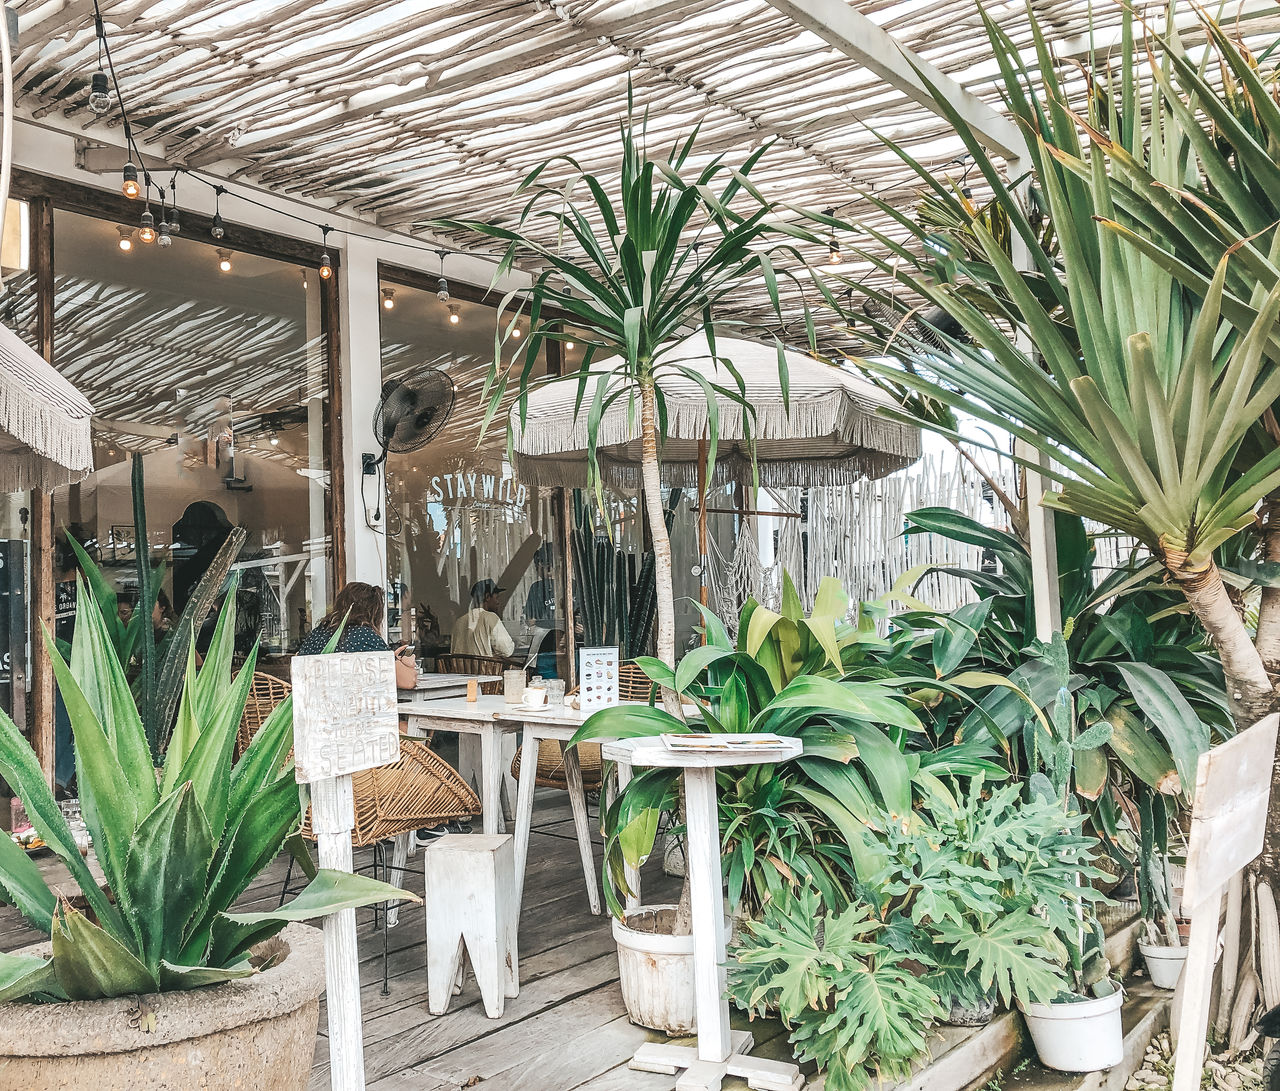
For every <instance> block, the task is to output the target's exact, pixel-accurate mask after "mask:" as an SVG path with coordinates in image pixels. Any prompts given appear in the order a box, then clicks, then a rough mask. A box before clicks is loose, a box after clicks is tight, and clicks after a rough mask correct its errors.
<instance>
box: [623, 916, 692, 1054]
mask: <svg viewBox="0 0 1280 1091" xmlns="http://www.w3.org/2000/svg"><path fill="white" fill-rule="evenodd" d="M676 909H677V907H676V906H674V905H650V906H643V907H641V908H639V909H635V910H633V911H632V912H630V913H628V914H627V920H626V923H624V922H622V921H620V920H617V919H616V918H615V919H614V921H613V938H614V939H615V940H616V941H617V943H618V982H619V985H620V986H621V988H622V1002H623V1003H624V1004H625V1005H626V1008H627V1017H628V1018H629V1019H630V1020H631V1021H632V1022H633V1023H635V1024H637V1025H639V1026H642V1027H649V1028H650V1029H651V1030H660V1031H662V1032H663V1033H665V1034H671V1035H677V1036H684V1035H688V1034H692V1033H693V1032H694V1030H695V1029H697V1028H696V1023H695V1017H694V1010H695V1001H694V986H693V937H692V936H673V935H671V925H672V921H673V920H674V918H675V915H676Z"/></svg>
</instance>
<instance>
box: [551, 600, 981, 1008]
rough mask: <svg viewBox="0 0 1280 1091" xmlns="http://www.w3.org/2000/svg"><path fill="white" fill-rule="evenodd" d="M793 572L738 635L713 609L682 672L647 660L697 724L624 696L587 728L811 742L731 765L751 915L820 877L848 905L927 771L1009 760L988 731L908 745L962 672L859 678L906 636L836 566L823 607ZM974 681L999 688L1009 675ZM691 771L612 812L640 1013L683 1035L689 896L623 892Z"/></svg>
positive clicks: (622, 948)
mask: <svg viewBox="0 0 1280 1091" xmlns="http://www.w3.org/2000/svg"><path fill="white" fill-rule="evenodd" d="M783 586H784V593H783V602H782V610H781V612H775V611H772V610H768V609H766V608H765V607H763V606H761V605H760V604H759V603H757V602H755V601H754V600H750V601H748V602H747V603H746V605H745V606H744V607H743V609H742V612H741V615H740V618H739V626H738V638H737V641H736V643H735V642H734V641H731V640H730V639H729V636H728V633H727V632H726V630H725V627H724V626H723V624H721V622H720V621H719V619H718V618H716V617H715V615H713V614H711V613H710V612H709V611H707V610H705V609H704V610H703V611H702V616H703V621H704V629H705V635H706V639H707V644H706V645H705V646H704V647H701V648H697V649H695V650H694V651H692V652H690V653H689V654H688V655H687V656H685V658H684V659H683V660H682V661H681V662H680V664H679V666H678V667H677V668H676V669H675V670H674V671H673V670H671V669H669V668H668V667H667V666H666V665H665V664H663V663H661V662H660V661H658V660H656V659H652V658H644V657H642V658H641V659H639V660H637V662H638V663H639V665H640V667H641V669H643V670H644V671H645V672H646V674H648V676H649V677H650V678H651V679H653V681H655V682H656V683H658V684H659V685H663V686H666V687H668V688H669V689H671V690H672V691H673V692H675V693H677V694H678V695H679V696H680V698H681V700H682V701H683V702H684V703H685V704H686V705H687V706H688V707H691V708H694V709H696V710H697V711H696V716H697V717H698V719H697V720H695V722H694V723H693V724H692V725H690V724H687V723H686V722H685V720H684V719H683V718H681V717H676V716H672V715H671V714H670V713H668V712H666V711H665V710H663V709H659V708H651V707H646V706H635V705H620V706H617V707H615V708H609V709H603V710H601V711H600V712H597V713H596V714H595V715H593V716H592V717H591V718H590V719H589V720H588V721H587V722H586V723H585V724H584V725H583V727H582V728H581V730H580V731H579V732H578V733H577V734H576V735H575V736H574V740H573V741H574V743H575V744H576V743H578V742H583V741H587V740H591V739H595V738H636V737H641V736H655V735H661V734H668V733H683V732H687V731H689V730H690V729H691V726H692V728H693V729H695V730H699V731H709V732H734V733H740V732H749V731H767V732H774V733H776V734H779V735H784V736H790V737H795V738H799V739H801V740H802V741H803V743H804V754H803V756H802V757H800V758H798V759H797V760H795V761H792V762H787V763H785V764H783V765H780V766H775V765H761V766H753V767H751V768H749V769H743V770H741V771H732V770H731V771H725V772H722V773H721V775H720V792H719V798H720V826H721V839H722V844H723V854H722V859H723V862H724V872H725V876H726V880H727V886H728V895H729V908H730V912H731V913H733V912H735V911H737V910H738V909H739V908H745V910H746V913H747V915H748V916H750V915H755V914H758V913H759V911H760V910H761V909H762V907H763V906H764V905H765V904H766V903H767V902H769V901H771V900H773V899H775V898H776V897H778V896H780V895H781V894H782V893H784V892H785V891H787V890H789V889H791V888H792V887H795V886H800V885H807V886H812V887H813V888H814V889H816V890H817V891H819V893H820V894H821V895H822V897H823V900H824V904H826V905H828V906H829V907H831V908H832V909H833V910H838V909H842V908H843V907H844V906H845V905H847V904H848V903H849V901H850V900H851V899H852V896H853V891H854V890H855V888H856V887H857V886H858V884H860V883H861V884H866V883H869V882H871V881H872V880H873V879H875V878H876V877H878V876H879V875H880V873H881V871H882V869H883V866H884V861H883V858H882V857H881V856H880V855H879V854H877V853H876V852H875V845H874V834H875V833H876V831H882V830H883V829H885V828H886V827H887V826H888V825H890V824H893V823H902V822H904V821H908V820H909V819H910V816H911V815H912V803H913V795H912V785H913V779H914V777H915V776H917V775H925V776H934V775H939V774H941V773H946V772H955V771H968V772H974V771H985V770H991V771H994V772H999V768H998V766H995V765H994V764H992V763H991V762H990V761H989V759H988V755H989V754H990V753H991V752H992V750H991V748H990V747H989V746H987V745H986V744H982V743H981V742H978V743H973V742H970V743H967V744H965V745H963V746H955V747H948V748H945V749H944V750H943V751H941V752H929V751H927V750H926V749H922V750H921V751H919V752H914V753H910V754H909V753H908V752H907V751H908V749H909V743H908V740H909V739H910V738H914V737H917V736H923V729H922V727H921V723H920V719H919V718H918V716H917V714H916V712H915V711H914V709H913V705H918V699H915V698H913V697H912V694H914V693H916V692H917V691H918V690H919V689H920V688H921V687H922V686H925V685H926V684H927V686H928V692H929V693H931V694H932V693H937V692H943V691H945V692H947V693H960V692H962V690H961V688H960V686H958V685H955V684H953V683H952V682H951V681H948V680H946V679H938V678H936V677H932V676H930V677H927V678H925V677H920V676H915V675H903V674H901V673H896V672H894V671H893V670H891V669H888V668H885V667H882V666H881V667H871V666H863V667H861V668H860V669H861V670H862V672H863V673H864V674H865V675H866V676H865V677H859V678H855V679H845V678H844V675H845V673H846V670H847V669H848V666H849V664H852V663H853V662H854V661H855V660H859V659H861V658H862V657H864V655H865V650H866V648H867V647H869V646H876V647H881V648H884V649H891V648H892V647H893V646H894V644H895V643H900V641H891V640H886V639H884V638H881V637H879V636H877V635H876V633H875V631H874V628H873V627H871V626H870V625H867V626H866V627H863V626H857V627H855V626H854V625H851V624H849V623H848V622H847V621H846V620H844V619H845V617H846V615H847V614H848V612H849V602H848V598H847V596H846V595H845V593H844V591H843V590H842V589H841V587H840V585H839V584H838V583H837V582H836V581H835V580H831V579H828V580H826V581H824V582H823V584H822V586H821V587H820V588H819V591H818V594H817V597H816V599H815V604H814V609H813V611H812V613H811V614H809V615H808V616H806V615H805V614H804V612H803V609H802V607H801V604H800V601H799V597H798V596H797V595H796V593H795V589H794V587H793V586H792V584H791V581H790V579H787V578H784V580H783ZM959 681H960V682H961V683H963V684H974V685H981V686H983V687H986V686H989V685H991V684H994V681H996V680H993V679H989V678H978V677H971V678H969V679H967V680H966V679H961V680H959ZM922 746H923V744H922ZM678 780H679V773H678V770H671V769H652V770H645V771H643V772H641V773H639V774H638V775H637V776H635V777H634V778H633V779H632V780H631V781H630V782H629V783H628V784H627V786H626V788H625V789H624V790H623V791H622V792H620V793H619V794H618V797H617V798H616V799H615V800H614V801H613V803H612V804H611V805H610V806H609V808H608V809H607V810H606V811H605V813H604V816H603V823H602V824H603V828H604V833H605V864H604V870H605V896H606V899H607V901H608V904H609V907H610V909H611V910H612V912H613V913H614V915H615V918H616V920H615V922H614V926H613V928H614V936H615V937H616V938H617V940H618V944H619V960H620V965H621V967H622V973H621V979H622V988H623V997H624V1000H625V1001H626V1003H627V1008H628V1013H629V1014H630V1015H631V1017H632V1020H633V1021H634V1022H637V1023H640V1024H641V1025H643V1026H650V1027H654V1028H655V1029H662V1030H666V1031H668V1033H687V1032H688V1031H689V1029H690V1028H691V1025H692V1016H693V993H692V978H691V976H690V974H691V959H692V945H691V944H690V943H688V942H685V943H684V944H683V945H680V944H679V943H677V942H676V941H677V940H678V939H684V938H685V937H683V936H680V937H673V936H671V935H669V934H667V928H666V926H667V925H668V924H669V923H670V920H671V917H672V916H673V915H674V907H672V906H647V907H641V908H639V909H636V910H632V911H631V912H629V913H628V912H626V911H625V910H624V908H623V906H622V904H621V901H620V900H619V896H618V892H619V891H622V892H628V888H627V881H626V870H627V869H628V868H635V867H638V866H639V865H640V864H641V862H642V861H643V860H645V859H646V858H647V857H648V855H649V853H650V852H651V851H652V848H653V843H654V838H655V835H656V832H657V827H658V819H659V816H660V815H661V814H662V812H663V811H664V810H668V809H670V808H671V807H672V806H674V804H675V795H676V788H677V784H678ZM655 932H656V933H657V934H656V935H655Z"/></svg>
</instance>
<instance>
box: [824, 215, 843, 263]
mask: <svg viewBox="0 0 1280 1091" xmlns="http://www.w3.org/2000/svg"><path fill="white" fill-rule="evenodd" d="M822 214H823V215H824V216H830V217H832V218H834V217H835V214H836V210H835V209H834V208H826V209H823V210H822ZM842 261H844V256H843V255H842V254H841V253H840V240H839V239H837V238H836V232H835V228H832V229H831V237H830V238H829V239H828V240H827V264H828V265H839V264H840V263H841V262H842Z"/></svg>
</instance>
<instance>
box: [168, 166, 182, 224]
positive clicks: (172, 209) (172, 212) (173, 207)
mask: <svg viewBox="0 0 1280 1091" xmlns="http://www.w3.org/2000/svg"><path fill="white" fill-rule="evenodd" d="M169 192H170V194H172V196H173V199H172V200H171V201H170V202H169V234H171V235H181V234H182V224H180V223H178V172H177V171H174V172H173V178H172V180H171V181H170V182H169Z"/></svg>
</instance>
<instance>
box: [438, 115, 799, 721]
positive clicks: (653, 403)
mask: <svg viewBox="0 0 1280 1091" xmlns="http://www.w3.org/2000/svg"><path fill="white" fill-rule="evenodd" d="M697 137H698V132H697V129H695V130H694V131H693V132H692V133H691V134H689V135H688V136H687V137H686V138H684V139H682V140H681V141H679V142H678V143H677V144H676V145H675V146H674V147H673V148H672V149H671V150H670V152H669V153H668V154H666V155H660V156H651V155H650V153H649V151H648V149H647V148H646V146H645V124H644V122H639V123H637V122H636V121H634V120H633V118H632V116H631V115H630V112H629V115H628V118H627V120H626V122H625V123H624V124H623V126H622V158H621V161H620V162H619V164H618V169H617V170H616V171H615V172H611V173H609V174H590V173H587V172H586V171H584V170H583V168H582V167H581V166H580V165H579V164H578V163H577V161H575V160H574V159H572V158H571V157H569V156H557V157H555V158H552V159H549V160H547V161H546V162H544V163H542V164H541V165H539V166H538V167H536V168H535V169H534V170H533V171H532V172H530V174H529V175H528V177H526V178H525V180H524V181H523V182H522V183H521V184H520V186H519V188H518V190H517V193H518V194H520V195H521V196H527V198H528V200H527V202H526V204H525V206H524V208H523V209H522V211H521V213H520V216H519V219H518V221H517V222H516V224H515V225H514V226H505V225H499V224H492V223H483V222H472V221H454V220H445V221H441V223H440V226H441V227H443V228H446V229H449V230H463V231H468V232H474V233H477V234H480V235H484V236H487V237H488V238H492V239H496V240H498V241H499V242H501V243H503V244H504V245H505V246H506V251H505V254H504V257H503V259H502V261H501V262H500V263H499V266H498V268H497V270H496V271H495V274H494V276H495V281H494V282H495V283H497V280H498V279H499V278H501V277H503V276H505V275H506V274H507V273H508V272H509V271H510V270H511V269H512V267H513V266H514V264H515V262H516V260H517V258H521V257H523V258H533V259H534V260H535V261H536V262H537V263H538V264H539V266H540V268H539V271H538V272H537V273H536V274H535V275H534V278H533V283H532V285H531V287H530V288H529V289H527V290H522V291H520V292H519V293H511V294H510V295H508V296H507V297H506V298H504V300H503V301H502V305H501V307H500V309H499V318H498V322H499V325H498V330H497V335H496V337H495V344H494V362H493V365H492V369H491V371H490V374H489V379H488V383H487V387H486V394H487V398H488V405H487V415H486V420H485V423H486V425H487V424H488V423H489V421H490V420H492V418H493V417H494V415H495V414H496V413H497V411H498V409H499V406H500V405H502V404H503V399H504V398H505V397H506V395H507V394H508V393H509V392H511V391H514V392H515V395H516V399H517V413H518V417H519V421H520V423H521V426H523V423H524V420H525V413H526V410H527V404H528V402H527V399H528V394H529V391H530V389H531V388H533V387H534V386H535V385H539V384H541V383H544V382H568V383H573V384H576V387H577V399H578V400H577V404H578V406H579V407H580V409H581V412H582V413H583V414H585V415H586V419H587V431H588V463H589V471H590V478H591V480H592V483H593V484H594V486H595V487H596V489H597V490H598V489H599V487H600V486H599V467H598V464H597V460H596V453H595V452H596V447H597V436H598V431H599V426H600V421H601V419H602V416H603V414H604V412H605V410H606V409H607V408H608V407H609V406H610V405H612V404H614V403H615V402H617V401H618V400H619V399H621V400H623V401H624V402H625V403H626V404H627V405H628V407H629V410H630V414H631V417H630V419H637V418H638V424H639V439H640V455H641V478H642V485H643V496H644V503H645V507H646V511H647V513H648V517H649V522H648V525H649V529H650V532H651V533H652V537H653V554H654V564H655V574H656V584H657V618H658V621H657V631H656V650H657V656H658V658H659V659H660V660H661V661H662V662H663V663H665V664H666V665H667V666H668V667H669V668H674V667H675V650H676V648H675V606H674V600H673V595H674V592H673V590H672V574H671V542H670V538H669V536H668V534H667V530H666V522H665V519H664V512H663V506H662V484H661V472H660V461H659V460H660V450H661V443H662V438H663V430H664V423H665V421H666V415H667V407H666V401H665V397H664V395H663V390H662V386H661V383H660V380H663V378H664V377H665V376H672V377H679V378H680V379H681V380H683V381H688V382H691V383H695V384H696V385H697V387H698V388H699V389H701V390H702V391H703V392H704V393H705V395H706V399H707V412H708V426H709V431H708V437H707V469H708V477H710V473H711V471H712V470H713V469H714V465H715V459H716V448H717V442H718V439H719V419H720V412H721V409H720V406H721V403H722V402H723V404H725V405H727V406H729V407H730V409H731V410H732V411H733V412H736V413H741V414H742V419H743V424H744V432H745V433H746V434H747V435H748V436H750V434H751V419H752V409H751V406H750V405H749V404H748V403H747V401H746V399H745V397H744V394H743V392H744V390H745V385H744V384H743V382H742V380H741V377H740V376H739V375H738V373H737V371H736V369H735V368H734V366H733V362H732V360H729V359H726V358H725V357H723V356H721V355H720V354H718V353H717V350H716V332H717V329H723V328H724V327H726V326H730V325H733V324H734V323H733V322H732V321H730V320H728V319H727V318H726V316H725V315H723V314H720V313H719V311H720V308H721V305H722V304H723V303H724V302H725V301H726V300H727V299H728V298H729V297H730V296H732V294H733V293H735V292H738V291H740V290H741V288H742V286H743V284H744V283H747V282H751V281H757V282H759V281H762V282H763V283H764V285H765V287H766V289H767V295H768V298H769V301H770V307H771V309H772V311H773V312H774V314H775V316H776V317H777V319H778V320H779V321H780V320H781V319H782V313H783V307H782V302H781V300H780V297H779V291H778V283H779V280H784V281H785V280H788V279H789V280H791V281H793V282H794V283H795V284H796V285H797V286H798V287H799V288H800V294H801V296H802V298H803V284H802V281H801V280H800V278H799V277H798V276H797V275H796V274H795V273H794V272H788V271H786V270H785V269H775V261H776V260H777V259H778V258H780V257H782V258H785V259H787V260H786V261H785V262H784V265H788V266H789V265H793V264H800V265H804V264H805V257H804V254H803V253H802V252H801V250H800V248H799V247H798V246H797V245H796V243H797V241H800V242H804V243H805V244H807V245H817V244H818V243H819V239H818V237H817V236H816V235H815V234H814V233H813V232H811V231H809V230H808V229H806V228H803V227H796V226H795V225H793V224H791V223H788V222H787V220H786V219H785V218H783V217H781V216H780V214H779V213H780V209H779V208H778V207H777V206H776V205H775V203H773V202H771V201H769V200H767V199H766V198H765V197H764V196H763V195H762V194H761V193H760V191H759V190H758V189H757V188H756V187H755V186H754V185H753V184H752V182H751V180H750V175H751V172H752V171H753V170H754V169H755V167H756V165H757V164H758V163H759V161H760V159H761V157H762V156H763V155H764V154H765V151H766V150H767V145H762V146H761V147H760V148H759V149H757V150H756V151H755V152H753V153H752V154H751V155H750V156H748V157H747V159H746V160H745V161H744V162H743V163H742V164H741V165H739V166H736V167H734V166H731V165H730V164H729V163H727V162H726V161H725V160H724V158H723V157H720V156H716V157H714V158H712V159H710V160H709V161H707V162H706V163H705V165H703V166H700V167H699V166H695V162H696V157H695V147H696V142H697ZM566 173H567V174H568V176H569V177H568V182H567V183H566V180H565V178H564V177H563V175H565V174H566ZM553 175H556V178H555V180H554V181H552V180H551V179H552V177H553ZM517 297H518V298H517ZM524 313H527V315H528V319H529V323H530V330H529V334H528V336H527V338H526V339H525V341H524V343H523V344H524V347H523V349H522V350H520V351H519V352H517V353H516V356H515V359H514V361H513V362H512V363H511V364H510V365H509V366H508V365H507V364H506V363H504V362H503V360H502V348H503V343H504V342H506V341H509V340H511V335H512V331H513V330H514V329H515V327H516V323H517V321H518V320H519V319H520V317H521V315H522V314H524ZM805 316H806V322H807V326H808V330H809V337H810V342H811V344H812V343H813V341H814V333H813V324H812V320H811V318H810V316H809V312H808V308H807V304H805ZM566 322H567V323H569V324H571V326H572V328H569V327H568V326H566V325H565V323H566ZM691 330H698V331H701V332H702V333H704V334H705V335H706V338H707V342H708V346H709V351H710V355H711V357H712V359H711V360H706V359H701V360H689V359H684V360H674V359H671V355H672V353H671V352H670V350H671V349H672V348H674V347H675V346H676V344H677V343H678V342H679V341H681V340H683V339H684V338H686V337H687V336H688V335H689V332H690V331H691ZM548 341H558V342H561V343H563V342H567V341H574V342H576V343H578V344H580V345H582V346H584V352H583V355H582V359H581V362H580V363H579V365H578V366H577V368H576V369H575V370H572V371H569V372H567V373H565V374H563V375H560V376H550V377H546V378H538V377H536V376H535V367H536V365H537V363H538V361H539V359H540V353H541V351H542V348H543V347H544V345H545V344H546V342H548ZM606 358H607V359H608V362H607V363H606V364H604V365H603V366H602V364H601V361H602V360H604V359H606ZM778 359H779V368H780V376H781V382H782V383H783V389H784V390H785V389H786V386H785V384H786V366H785V359H784V356H783V352H782V346H781V344H779V345H778ZM713 361H714V362H715V363H718V364H720V365H721V366H722V367H723V369H724V371H725V373H727V374H728V375H729V376H731V377H732V381H730V382H728V383H727V384H721V383H716V382H713V381H711V380H710V379H708V377H707V372H708V365H710V364H712V362H713ZM663 696H664V702H665V703H666V706H667V708H668V710H669V711H671V712H672V713H674V714H678V712H679V708H678V705H677V704H675V703H674V701H673V698H672V697H671V694H670V691H669V690H664V693H663Z"/></svg>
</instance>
